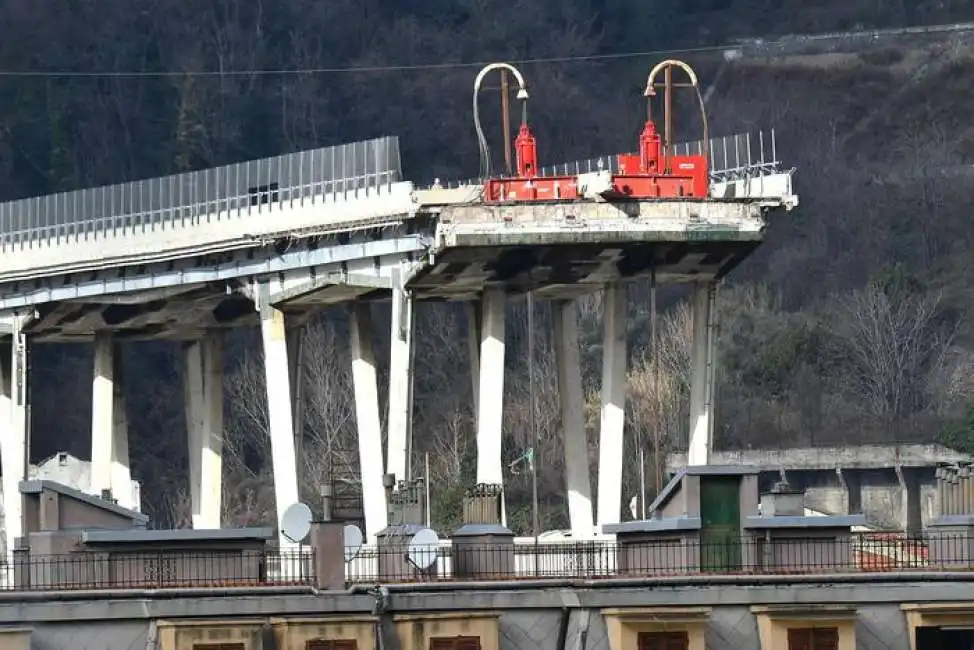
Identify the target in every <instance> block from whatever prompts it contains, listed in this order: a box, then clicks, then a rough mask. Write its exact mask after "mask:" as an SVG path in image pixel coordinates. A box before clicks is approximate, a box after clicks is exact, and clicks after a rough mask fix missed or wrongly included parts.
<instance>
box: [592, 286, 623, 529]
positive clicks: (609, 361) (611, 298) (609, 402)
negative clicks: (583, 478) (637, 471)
mask: <svg viewBox="0 0 974 650" xmlns="http://www.w3.org/2000/svg"><path fill="white" fill-rule="evenodd" d="M627 289H628V288H627V287H626V285H624V284H612V285H608V286H606V288H605V294H604V295H605V298H604V299H603V302H602V304H603V307H602V309H603V316H602V322H603V337H602V390H601V397H602V412H601V418H600V422H599V505H598V512H597V515H598V525H599V529H600V530H601V529H602V527H603V526H604V525H606V524H614V523H618V522H619V521H620V517H621V516H622V465H623V463H622V460H623V454H624V453H625V444H624V439H623V434H624V431H625V423H626V361H627V350H626V316H627V308H628V290H627Z"/></svg>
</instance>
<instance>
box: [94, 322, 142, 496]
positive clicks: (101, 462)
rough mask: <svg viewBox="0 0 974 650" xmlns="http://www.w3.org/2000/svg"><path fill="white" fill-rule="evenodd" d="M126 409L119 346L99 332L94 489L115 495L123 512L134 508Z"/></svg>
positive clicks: (95, 380)
mask: <svg viewBox="0 0 974 650" xmlns="http://www.w3.org/2000/svg"><path fill="white" fill-rule="evenodd" d="M125 408H126V407H125V396H124V393H123V388H122V362H121V355H120V354H118V346H117V345H116V343H115V340H114V338H113V337H112V335H111V333H110V332H99V333H98V334H96V335H95V358H94V368H93V369H92V385H91V487H92V489H93V490H95V491H96V492H98V493H101V492H104V491H109V492H111V494H112V496H113V498H115V499H116V500H117V501H118V504H119V505H120V506H122V507H123V508H134V507H135V506H136V505H137V504H135V503H132V497H133V495H132V474H131V469H130V464H129V441H128V417H127V414H126V412H125Z"/></svg>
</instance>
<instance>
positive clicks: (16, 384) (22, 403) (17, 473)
mask: <svg viewBox="0 0 974 650" xmlns="http://www.w3.org/2000/svg"><path fill="white" fill-rule="evenodd" d="M23 322H24V321H23V319H22V318H21V317H19V316H14V317H13V319H12V336H11V337H9V338H8V339H6V340H5V341H3V342H2V343H0V464H2V469H0V471H2V473H3V512H4V532H5V539H4V542H5V543H6V557H7V559H8V561H9V558H10V554H11V553H12V552H13V548H14V540H16V539H17V538H18V537H23V535H24V520H23V516H22V508H21V498H20V490H19V487H18V486H19V484H20V482H21V481H22V480H24V479H26V478H27V355H28V351H29V345H28V343H29V339H28V337H27V336H26V335H25V334H24V333H23V331H22V329H21V327H22V325H23Z"/></svg>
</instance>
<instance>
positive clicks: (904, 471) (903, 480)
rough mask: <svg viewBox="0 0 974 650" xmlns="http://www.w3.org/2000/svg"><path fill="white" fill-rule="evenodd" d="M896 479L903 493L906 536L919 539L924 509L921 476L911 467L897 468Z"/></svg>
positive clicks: (902, 501) (903, 519)
mask: <svg viewBox="0 0 974 650" xmlns="http://www.w3.org/2000/svg"><path fill="white" fill-rule="evenodd" d="M895 469H896V478H897V480H898V481H899V484H900V490H901V491H902V495H903V496H902V500H901V502H900V504H901V505H900V507H901V508H902V513H901V520H902V521H903V527H904V530H905V532H906V534H907V535H908V536H910V537H917V536H919V535H920V534H921V533H922V532H923V509H922V506H921V502H920V475H919V473H918V472H917V471H916V470H915V469H913V468H910V467H897V468H895Z"/></svg>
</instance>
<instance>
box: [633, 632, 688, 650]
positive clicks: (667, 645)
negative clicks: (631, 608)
mask: <svg viewBox="0 0 974 650" xmlns="http://www.w3.org/2000/svg"><path fill="white" fill-rule="evenodd" d="M638 644H639V650H689V647H690V635H689V634H687V633H686V632H640V633H639V640H638Z"/></svg>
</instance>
